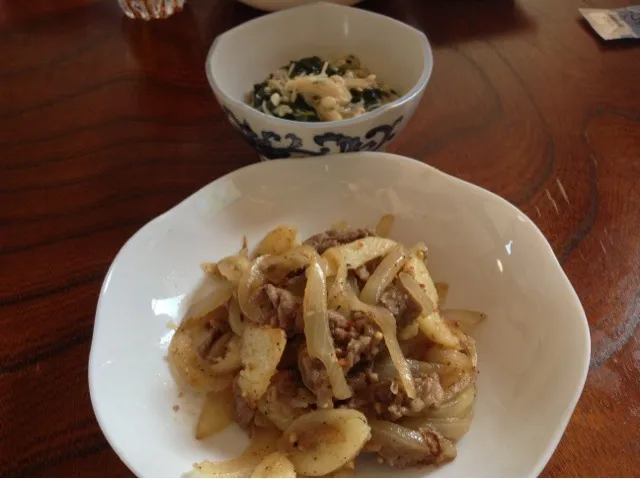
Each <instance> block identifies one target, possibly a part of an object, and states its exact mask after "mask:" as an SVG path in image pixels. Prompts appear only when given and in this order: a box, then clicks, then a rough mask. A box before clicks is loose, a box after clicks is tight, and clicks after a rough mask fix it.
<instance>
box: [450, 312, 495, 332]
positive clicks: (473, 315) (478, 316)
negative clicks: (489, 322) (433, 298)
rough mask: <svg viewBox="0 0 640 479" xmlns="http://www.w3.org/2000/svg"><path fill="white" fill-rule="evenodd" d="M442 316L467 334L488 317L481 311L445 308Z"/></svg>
mask: <svg viewBox="0 0 640 479" xmlns="http://www.w3.org/2000/svg"><path fill="white" fill-rule="evenodd" d="M442 316H443V317H444V319H446V320H447V321H451V322H452V323H453V324H455V325H456V326H458V327H459V328H460V329H462V331H464V332H465V333H467V334H469V332H470V331H473V329H474V328H475V327H476V326H477V325H478V324H479V323H481V322H482V321H484V320H485V319H487V315H486V314H484V313H481V312H480V311H471V310H466V309H445V310H443V311H442Z"/></svg>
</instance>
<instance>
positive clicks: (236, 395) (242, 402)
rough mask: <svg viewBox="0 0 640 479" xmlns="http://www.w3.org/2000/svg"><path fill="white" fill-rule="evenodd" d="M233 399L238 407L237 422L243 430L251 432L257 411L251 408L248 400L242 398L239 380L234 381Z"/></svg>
mask: <svg viewBox="0 0 640 479" xmlns="http://www.w3.org/2000/svg"><path fill="white" fill-rule="evenodd" d="M233 399H234V402H235V406H236V408H235V409H236V422H237V423H238V424H239V425H240V427H241V428H242V429H245V430H247V431H248V430H250V429H251V424H252V423H253V418H254V417H255V415H256V411H255V409H253V408H252V407H251V406H249V403H248V402H247V400H246V399H245V398H244V397H243V396H242V391H240V386H239V385H238V380H237V379H235V380H234V381H233Z"/></svg>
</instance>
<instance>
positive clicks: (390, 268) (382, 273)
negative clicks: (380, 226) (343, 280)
mask: <svg viewBox="0 0 640 479" xmlns="http://www.w3.org/2000/svg"><path fill="white" fill-rule="evenodd" d="M406 259H407V253H406V251H405V249H404V248H403V247H402V245H396V246H394V247H393V248H391V251H389V253H388V254H387V255H386V256H385V257H384V259H383V260H382V262H381V263H380V265H379V266H378V267H377V268H376V270H375V271H374V272H373V274H372V275H371V277H370V278H369V280H368V281H367V283H366V284H365V285H364V288H362V293H360V299H361V300H362V301H364V302H365V303H368V304H378V301H380V296H381V295H382V292H383V291H384V290H385V289H387V286H389V285H390V284H391V282H392V281H393V279H394V278H395V277H396V275H397V274H398V271H400V269H401V268H402V266H404V262H405V260H406Z"/></svg>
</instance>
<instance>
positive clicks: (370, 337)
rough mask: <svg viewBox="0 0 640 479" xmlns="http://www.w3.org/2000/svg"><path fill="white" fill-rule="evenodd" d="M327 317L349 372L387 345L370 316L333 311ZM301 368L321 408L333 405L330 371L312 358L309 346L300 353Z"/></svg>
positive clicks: (346, 371)
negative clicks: (347, 316) (348, 314)
mask: <svg viewBox="0 0 640 479" xmlns="http://www.w3.org/2000/svg"><path fill="white" fill-rule="evenodd" d="M327 319H328V321H329V331H330V332H331V336H332V337H333V342H334V345H335V348H336V356H337V358H338V361H339V363H340V366H341V367H342V370H343V371H344V372H345V374H347V373H348V372H349V371H351V370H352V369H353V368H354V366H356V365H357V364H360V363H371V362H372V361H373V359H374V358H375V357H376V356H377V355H378V353H379V352H380V349H381V348H382V347H383V345H384V338H383V336H382V333H380V331H379V330H378V328H377V326H376V325H375V323H374V322H373V321H371V320H370V319H369V317H368V316H366V315H364V314H358V313H355V314H354V315H353V316H352V318H351V319H347V318H345V317H344V316H343V315H342V314H340V313H338V312H337V311H332V310H330V311H329V312H328V316H327ZM298 367H299V369H300V372H301V374H302V380H303V381H304V384H305V385H306V386H307V387H308V388H309V389H310V390H311V391H313V392H314V393H315V394H316V396H317V398H318V404H319V406H320V407H330V405H331V404H332V396H333V394H332V391H331V384H330V382H329V378H328V376H327V371H326V369H325V367H324V364H322V362H321V361H320V360H319V359H315V358H311V357H310V356H309V352H308V350H307V348H306V346H303V347H301V348H300V350H299V352H298Z"/></svg>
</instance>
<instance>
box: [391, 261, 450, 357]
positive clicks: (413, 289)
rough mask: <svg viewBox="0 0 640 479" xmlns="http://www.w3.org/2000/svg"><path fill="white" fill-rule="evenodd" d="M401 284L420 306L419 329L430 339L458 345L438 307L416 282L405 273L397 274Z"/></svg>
mask: <svg viewBox="0 0 640 479" xmlns="http://www.w3.org/2000/svg"><path fill="white" fill-rule="evenodd" d="M398 278H399V279H400V282H401V283H402V286H404V288H405V289H406V290H407V292H408V293H409V294H410V295H411V297H412V298H413V299H414V300H415V301H416V302H417V303H418V304H419V305H420V307H421V308H422V314H420V316H418V322H419V323H420V329H421V330H422V332H423V333H424V334H425V335H426V336H427V337H428V338H429V339H431V340H432V341H434V342H436V343H438V344H442V345H443V346H446V347H449V348H457V347H458V346H459V345H460V341H459V340H458V338H457V337H456V336H455V335H454V334H453V333H452V332H451V331H450V330H449V328H448V327H447V325H446V323H445V322H444V321H443V320H442V317H440V313H439V312H438V309H437V308H436V307H435V305H434V304H433V301H432V300H431V298H430V297H429V296H428V295H427V293H426V292H425V291H424V290H423V289H422V288H421V287H420V285H419V284H418V282H417V281H416V280H415V279H414V278H413V277H412V276H410V275H408V274H407V273H400V274H399V275H398Z"/></svg>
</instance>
